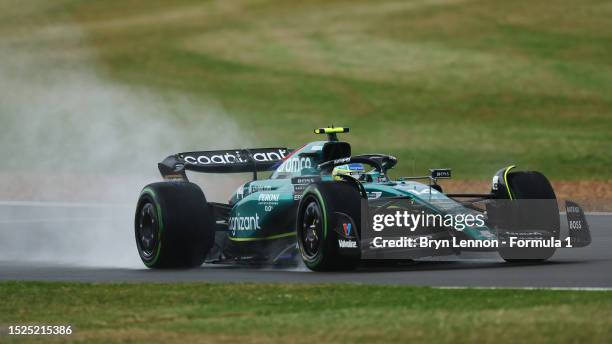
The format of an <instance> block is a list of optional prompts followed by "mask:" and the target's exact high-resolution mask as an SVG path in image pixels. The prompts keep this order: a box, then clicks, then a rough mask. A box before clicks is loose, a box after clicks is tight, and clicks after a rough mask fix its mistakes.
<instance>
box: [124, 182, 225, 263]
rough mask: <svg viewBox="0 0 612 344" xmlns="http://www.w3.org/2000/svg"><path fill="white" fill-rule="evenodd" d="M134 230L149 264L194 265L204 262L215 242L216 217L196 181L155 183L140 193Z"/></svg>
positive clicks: (143, 255)
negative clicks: (194, 182)
mask: <svg viewBox="0 0 612 344" xmlns="http://www.w3.org/2000/svg"><path fill="white" fill-rule="evenodd" d="M134 233H135V237H136V246H137V248H138V253H139V255H140V258H141V260H142V262H143V263H144V264H145V265H146V266H147V267H149V268H154V269H156V268H193V267H198V266H200V265H202V263H203V262H204V259H205V258H206V255H207V254H208V251H209V250H210V248H211V247H212V245H213V243H214V235H215V231H214V218H213V216H212V213H211V211H210V209H209V206H208V203H207V201H206V197H205V196H204V193H203V192H202V190H201V189H200V188H199V187H198V186H197V185H195V184H193V183H189V182H159V183H153V184H149V185H147V186H146V187H145V188H144V189H143V190H142V192H141V193H140V197H139V199H138V204H137V206H136V215H135V221H134Z"/></svg>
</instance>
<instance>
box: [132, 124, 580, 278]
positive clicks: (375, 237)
mask: <svg viewBox="0 0 612 344" xmlns="http://www.w3.org/2000/svg"><path fill="white" fill-rule="evenodd" d="M348 131H349V130H348V128H338V127H331V128H322V129H317V130H315V133H317V134H324V135H327V140H325V141H315V142H311V143H308V144H306V145H304V146H303V147H301V148H299V149H296V150H290V149H287V148H258V149H232V150H223V151H200V152H186V153H179V154H176V155H171V156H169V157H168V158H166V159H165V160H163V161H162V162H161V163H159V164H158V167H159V170H160V172H161V174H162V176H163V178H164V181H162V182H158V183H153V184H150V185H147V186H146V187H145V188H144V189H143V190H142V193H141V195H140V198H139V200H138V204H137V207H136V216H135V236H136V244H137V248H138V252H139V254H140V257H141V259H142V261H143V262H144V264H145V265H146V266H147V267H149V268H186V267H197V266H200V265H201V264H203V263H204V262H210V263H215V262H220V263H256V264H283V263H295V262H299V260H300V258H301V260H302V261H303V263H304V264H305V265H306V266H307V267H308V268H309V269H311V270H315V271H325V270H346V269H352V268H354V267H356V266H357V265H358V264H359V262H360V261H363V260H366V259H376V260H381V259H383V260H384V259H415V258H420V257H429V256H439V255H454V254H459V253H461V252H462V251H465V250H492V251H498V252H499V253H500V255H501V256H502V258H504V259H506V260H543V259H548V258H549V257H551V256H552V255H553V253H554V252H555V250H556V248H558V247H559V246H558V245H555V244H558V243H559V242H561V241H562V240H561V238H560V216H559V209H558V206H557V200H556V197H555V193H554V191H553V189H552V187H551V185H550V183H549V181H548V180H547V179H546V178H545V177H544V176H543V175H542V174H541V173H538V172H525V171H516V170H515V169H514V167H513V166H509V167H506V168H502V169H501V170H499V171H498V172H497V173H496V174H495V175H494V177H493V182H492V187H491V191H490V192H489V193H483V194H477V193H474V194H449V193H444V192H443V190H442V188H441V186H440V185H439V184H438V183H437V181H438V180H439V179H442V178H450V177H451V170H450V169H433V170H431V174H429V175H427V176H417V177H405V178H399V179H397V180H391V179H390V178H389V177H388V176H387V172H388V171H389V170H390V169H392V168H393V167H394V166H395V165H396V163H397V159H396V158H395V157H393V156H391V155H385V154H363V155H352V152H351V146H350V144H349V143H347V142H343V141H339V140H338V137H337V135H338V134H339V133H346V132H348ZM186 170H189V171H195V172H204V173H252V174H253V178H252V180H251V181H248V182H246V183H244V184H243V185H242V186H240V187H239V188H238V190H237V191H236V192H235V193H234V194H233V195H231V198H230V200H229V202H228V203H227V204H225V203H215V202H209V201H207V199H206V196H205V194H204V192H203V191H202V190H201V189H200V187H199V186H197V185H196V184H193V183H191V182H189V181H188V179H187V175H186ZM264 171H272V174H271V175H270V177H269V178H267V179H258V178H257V177H258V175H257V174H258V172H264ZM419 180H420V181H423V182H420V181H419ZM527 200H539V201H541V204H538V205H535V206H534V205H532V204H530V203H521V201H524V202H527ZM495 201H498V202H499V203H495ZM400 211H401V212H400ZM402 212H403V213H402ZM419 214H420V215H421V217H422V218H423V219H425V218H427V219H433V220H434V223H433V224H431V223H425V221H421V222H419V221H416V222H415V221H413V225H414V226H413V228H411V229H410V230H408V231H406V232H402V233H400V232H399V230H401V228H397V227H398V226H400V227H401V225H402V224H404V225H405V224H406V223H404V222H406V220H407V219H412V220H414V219H415V216H416V218H417V219H418V218H419ZM567 214H568V221H570V236H569V237H568V238H569V239H567V240H566V241H562V242H561V243H562V244H565V243H567V245H565V246H563V247H567V246H584V245H587V244H588V243H589V242H590V235H589V232H588V225H587V223H586V221H585V220H584V214H583V212H582V210H581V209H580V208H579V207H578V206H577V205H576V204H574V203H571V204H570V203H568V205H567ZM449 215H453V216H455V215H461V217H457V216H455V217H453V218H452V219H455V220H456V223H453V224H447V223H446V222H443V220H446V219H447V218H449V219H450V216H449ZM570 215H571V216H570ZM458 218H459V220H457V219H458ZM472 218H473V219H475V220H474V221H468V220H470V219H472ZM396 220H397V221H396ZM402 220H404V222H402ZM436 220H439V221H438V222H436ZM417 222H418V223H417ZM383 224H384V225H385V226H387V225H388V226H390V227H389V228H391V229H386V230H385V231H381V230H380V228H377V226H378V227H383V226H382V225H383ZM457 224H459V225H461V226H460V230H457ZM417 225H420V227H419V228H415V227H417ZM512 238H515V239H516V238H518V239H528V240H532V239H534V238H535V239H543V238H545V239H546V240H549V241H550V242H551V243H552V244H551V245H548V246H547V245H543V247H542V246H540V247H538V248H537V250H535V251H537V252H536V253H534V252H535V251H534V249H533V248H525V247H521V248H520V249H514V250H512V249H511V248H510V247H508V245H509V242H510V241H511V240H514V239H512ZM515 241H516V240H515ZM424 242H429V243H432V242H433V243H436V244H435V245H433V244H431V245H429V244H427V245H425V246H423V245H418V243H424ZM494 242H497V245H494V244H491V243H494ZM499 242H503V243H504V244H499ZM401 243H406V245H402V244H401ZM415 243H417V244H415ZM457 243H460V244H457ZM465 243H468V244H465ZM481 244H482V245H481ZM517 250H518V251H517ZM526 252H527V254H526Z"/></svg>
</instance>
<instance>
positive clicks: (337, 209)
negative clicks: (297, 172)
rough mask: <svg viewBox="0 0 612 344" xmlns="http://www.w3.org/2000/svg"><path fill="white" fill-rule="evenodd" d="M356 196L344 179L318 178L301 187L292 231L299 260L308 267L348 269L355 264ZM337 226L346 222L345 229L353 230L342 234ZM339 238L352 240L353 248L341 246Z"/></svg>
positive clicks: (358, 220)
mask: <svg viewBox="0 0 612 344" xmlns="http://www.w3.org/2000/svg"><path fill="white" fill-rule="evenodd" d="M360 199H361V198H360V195H359V192H358V191H357V189H356V188H355V186H354V185H351V184H349V183H347V182H327V181H326V182H318V183H314V184H311V185H310V186H309V187H308V188H307V189H306V190H305V191H304V193H303V195H302V199H301V200H300V204H299V206H298V214H297V217H296V231H297V239H298V245H299V248H300V252H301V255H302V260H303V262H304V264H305V265H306V266H307V267H308V268H309V269H310V270H313V271H332V270H351V269H354V268H355V267H356V266H357V264H358V263H359V257H360V251H359V243H358V242H357V239H358V238H359V235H358V228H359V225H360V224H361V211H360V209H361V208H360V207H361V205H360V204H361V203H360ZM349 223H350V227H349ZM340 226H347V227H348V228H349V232H350V230H351V228H352V230H353V231H354V232H352V234H351V233H349V235H348V237H347V236H342V234H340V233H339V229H338V227H340ZM340 240H345V241H350V240H354V242H355V248H350V249H341V248H340V247H339V241H340ZM341 250H344V253H342V252H341ZM347 251H348V252H347Z"/></svg>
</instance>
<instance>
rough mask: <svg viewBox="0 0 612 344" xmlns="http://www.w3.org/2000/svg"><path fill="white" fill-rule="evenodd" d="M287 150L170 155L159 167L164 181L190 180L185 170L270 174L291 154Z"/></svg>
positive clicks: (244, 150) (202, 152) (289, 150)
mask: <svg viewBox="0 0 612 344" xmlns="http://www.w3.org/2000/svg"><path fill="white" fill-rule="evenodd" d="M291 151H292V150H291V149H288V148H252V149H231V150H216V151H199V152H185V153H178V154H174V155H170V156H169V157H167V158H166V159H164V160H163V161H162V162H160V163H159V164H157V167H158V168H159V172H160V173H161V175H162V177H164V179H182V180H187V176H186V174H185V171H195V172H203V173H248V172H252V173H253V175H254V178H255V179H257V177H256V176H257V175H256V173H257V172H262V171H269V170H271V169H273V168H275V167H276V166H277V165H278V164H280V163H281V162H282V161H283V160H284V159H285V158H286V157H287V156H288V155H289V154H290V153H291Z"/></svg>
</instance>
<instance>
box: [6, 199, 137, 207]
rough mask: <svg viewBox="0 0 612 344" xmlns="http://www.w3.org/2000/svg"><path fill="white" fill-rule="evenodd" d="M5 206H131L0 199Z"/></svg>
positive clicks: (126, 205)
mask: <svg viewBox="0 0 612 344" xmlns="http://www.w3.org/2000/svg"><path fill="white" fill-rule="evenodd" d="M0 206H6V207H48V208H130V209H131V208H132V206H131V205H129V204H121V203H79V202H37V201H0Z"/></svg>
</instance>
